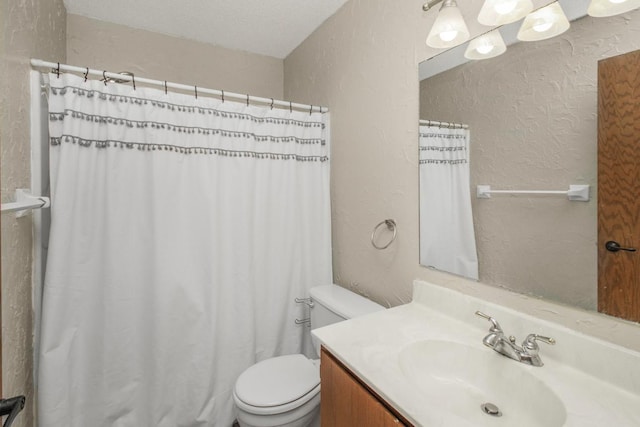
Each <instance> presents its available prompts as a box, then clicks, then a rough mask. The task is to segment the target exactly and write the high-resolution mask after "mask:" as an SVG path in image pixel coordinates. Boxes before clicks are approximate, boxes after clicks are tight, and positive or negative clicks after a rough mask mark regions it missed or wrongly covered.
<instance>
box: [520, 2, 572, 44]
mask: <svg viewBox="0 0 640 427" xmlns="http://www.w3.org/2000/svg"><path fill="white" fill-rule="evenodd" d="M569 26H570V24H569V20H568V19H567V16H566V15H565V14H564V11H563V10H562V7H561V6H560V4H559V3H558V2H554V3H551V4H550V5H548V6H545V7H543V8H541V9H538V10H536V11H535V12H533V13H530V14H529V15H527V17H526V18H524V22H523V23H522V26H521V27H520V31H518V40H522V41H527V42H528V41H537V40H545V39H549V38H551V37H555V36H557V35H559V34H562V33H564V32H565V31H567V30H568V29H569Z"/></svg>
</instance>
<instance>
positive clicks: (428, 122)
mask: <svg viewBox="0 0 640 427" xmlns="http://www.w3.org/2000/svg"><path fill="white" fill-rule="evenodd" d="M420 124H421V125H427V126H437V127H441V128H453V129H469V125H465V124H460V123H449V122H436V121H433V120H422V119H420Z"/></svg>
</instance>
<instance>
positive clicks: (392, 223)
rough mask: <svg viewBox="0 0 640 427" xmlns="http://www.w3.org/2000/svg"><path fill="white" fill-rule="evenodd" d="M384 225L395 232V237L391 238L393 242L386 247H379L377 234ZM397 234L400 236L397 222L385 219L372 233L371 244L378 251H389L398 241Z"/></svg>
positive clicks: (390, 241)
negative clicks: (395, 241) (390, 246)
mask: <svg viewBox="0 0 640 427" xmlns="http://www.w3.org/2000/svg"><path fill="white" fill-rule="evenodd" d="M383 224H384V225H386V226H387V228H388V229H389V230H393V236H392V237H391V240H389V243H387V244H386V245H384V246H378V245H377V244H376V233H377V232H378V229H379V228H380V227H381V226H382V225H383ZM397 234H398V227H397V226H396V222H395V221H394V220H392V219H385V220H384V221H382V222H380V223H379V224H378V225H376V226H375V228H374V229H373V233H371V244H372V245H373V247H374V248H376V249H380V250H382V249H387V248H388V247H389V245H390V244H392V243H393V241H394V240H396V236H397Z"/></svg>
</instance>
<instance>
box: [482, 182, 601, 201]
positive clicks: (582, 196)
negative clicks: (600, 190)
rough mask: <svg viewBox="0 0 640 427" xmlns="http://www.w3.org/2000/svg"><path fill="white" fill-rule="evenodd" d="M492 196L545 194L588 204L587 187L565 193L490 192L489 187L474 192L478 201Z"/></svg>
mask: <svg viewBox="0 0 640 427" xmlns="http://www.w3.org/2000/svg"><path fill="white" fill-rule="evenodd" d="M492 194H511V195H518V194H525V195H526V194H530V195H536V194H537V195H545V194H564V195H566V196H567V199H569V200H571V201H573V202H576V201H577V202H588V201H589V186H588V185H570V186H569V190H566V191H553V190H549V191H547V190H492V189H491V186H490V185H478V187H477V190H476V197H477V198H478V199H490V198H491V195H492Z"/></svg>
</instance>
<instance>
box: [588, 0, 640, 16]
mask: <svg viewBox="0 0 640 427" xmlns="http://www.w3.org/2000/svg"><path fill="white" fill-rule="evenodd" d="M639 7H640V0H591V3H590V4H589V9H587V13H588V14H589V15H590V16H594V17H596V18H600V17H603V16H613V15H619V14H621V13H625V12H629V11H631V10H633V9H637V8H639Z"/></svg>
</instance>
